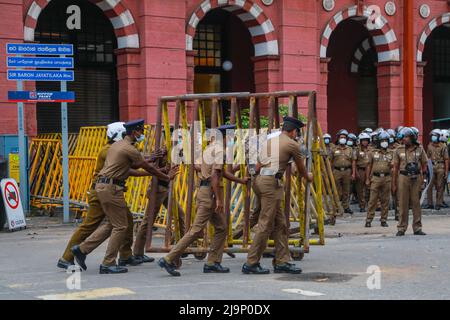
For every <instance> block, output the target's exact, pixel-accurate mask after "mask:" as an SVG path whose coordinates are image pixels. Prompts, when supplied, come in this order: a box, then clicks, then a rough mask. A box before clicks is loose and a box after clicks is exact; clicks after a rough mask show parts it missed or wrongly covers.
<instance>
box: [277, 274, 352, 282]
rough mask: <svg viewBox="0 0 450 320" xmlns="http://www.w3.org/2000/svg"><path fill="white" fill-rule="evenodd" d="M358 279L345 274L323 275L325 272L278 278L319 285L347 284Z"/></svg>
mask: <svg viewBox="0 0 450 320" xmlns="http://www.w3.org/2000/svg"><path fill="white" fill-rule="evenodd" d="M354 277H356V275H355V274H344V273H323V272H310V273H302V274H289V275H285V276H282V277H280V278H277V280H282V281H312V282H318V283H336V282H347V281H350V280H351V279H353V278H354Z"/></svg>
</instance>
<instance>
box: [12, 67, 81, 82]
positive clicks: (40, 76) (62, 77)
mask: <svg viewBox="0 0 450 320" xmlns="http://www.w3.org/2000/svg"><path fill="white" fill-rule="evenodd" d="M74 78H75V77H74V72H73V71H50V70H42V71H41V70H8V80H12V81H17V80H22V81H74Z"/></svg>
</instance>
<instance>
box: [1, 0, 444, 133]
mask: <svg viewBox="0 0 450 320" xmlns="http://www.w3.org/2000/svg"><path fill="white" fill-rule="evenodd" d="M404 1H406V0H392V1H387V0H370V1H369V0H366V1H364V0H264V1H263V0H0V17H1V19H0V42H1V43H0V56H1V57H2V59H1V60H0V73H1V74H2V75H1V76H0V108H1V110H2V112H1V114H2V115H1V117H0V135H4V134H17V109H16V106H15V105H14V104H12V103H9V102H8V101H7V92H8V90H15V83H14V82H10V81H7V79H6V55H5V44H6V43H8V42H42V43H73V44H74V47H75V57H74V58H75V66H76V67H75V79H76V80H75V82H73V83H70V84H69V90H73V91H75V92H76V97H77V102H76V103H74V104H71V105H70V106H69V127H70V130H71V131H73V132H76V131H77V130H78V129H79V127H80V126H86V125H105V124H106V123H108V122H111V121H115V120H119V119H120V120H122V121H126V120H128V119H134V118H141V117H143V118H145V119H146V120H147V121H148V122H149V123H153V122H155V118H156V109H157V99H158V97H160V96H164V95H178V94H185V93H205V92H266V91H281V90H315V91H317V93H318V116H319V120H320V122H321V124H322V127H323V129H324V131H330V132H332V133H333V132H336V131H337V130H338V129H341V128H347V129H349V130H351V131H355V132H356V131H358V130H359V129H361V128H365V127H373V128H375V127H379V126H382V127H385V128H387V127H396V126H397V125H400V124H402V123H403V121H404V119H403V117H404V102H403V74H402V70H403V57H404V52H403V49H402V48H403V43H404V39H403V33H404V30H403V26H404V21H403V4H404ZM407 1H413V2H414V18H413V19H414V38H415V39H414V43H415V61H414V66H415V68H414V78H415V81H414V83H415V99H414V101H415V103H414V124H415V126H417V127H418V128H419V129H423V130H426V131H428V130H430V129H431V127H432V124H431V120H432V119H438V118H446V117H450V105H449V102H450V29H449V26H450V3H449V2H448V1H446V0H407ZM26 89H29V90H33V89H38V90H53V89H55V90H57V89H58V87H55V84H49V83H40V82H36V83H28V82H27V83H26ZM243 107H245V106H243ZM300 108H305V109H306V105H300ZM25 109H26V111H25V114H26V129H27V134H28V135H29V136H34V135H36V134H38V133H45V132H58V131H59V130H60V125H59V117H60V115H59V108H58V106H57V105H48V104H42V103H39V104H37V105H36V104H27V105H26V108H25Z"/></svg>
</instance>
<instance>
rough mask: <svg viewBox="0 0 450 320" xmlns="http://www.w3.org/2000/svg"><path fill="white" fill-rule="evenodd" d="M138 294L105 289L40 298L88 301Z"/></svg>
mask: <svg viewBox="0 0 450 320" xmlns="http://www.w3.org/2000/svg"><path fill="white" fill-rule="evenodd" d="M132 294H136V292H134V291H131V290H128V289H124V288H103V289H96V290H89V291H75V292H70V293H61V294H49V295H45V296H39V297H37V298H38V299H42V300H87V299H100V298H107V297H114V296H126V295H132Z"/></svg>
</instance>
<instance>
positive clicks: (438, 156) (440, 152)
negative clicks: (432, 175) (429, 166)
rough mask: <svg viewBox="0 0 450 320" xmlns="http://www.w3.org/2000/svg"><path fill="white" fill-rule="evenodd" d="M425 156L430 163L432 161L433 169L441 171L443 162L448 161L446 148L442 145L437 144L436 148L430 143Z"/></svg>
mask: <svg viewBox="0 0 450 320" xmlns="http://www.w3.org/2000/svg"><path fill="white" fill-rule="evenodd" d="M427 156H428V158H429V159H431V161H433V168H435V169H443V168H444V161H445V160H448V150H447V146H446V145H445V144H443V143H439V145H438V146H435V145H433V143H430V144H429V145H428V149H427Z"/></svg>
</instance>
